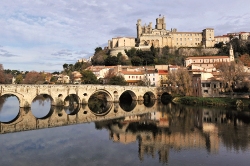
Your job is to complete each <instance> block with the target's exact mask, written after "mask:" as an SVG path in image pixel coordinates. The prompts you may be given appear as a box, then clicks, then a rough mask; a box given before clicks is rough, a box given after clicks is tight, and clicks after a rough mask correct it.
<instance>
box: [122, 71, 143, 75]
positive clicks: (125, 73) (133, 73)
mask: <svg viewBox="0 0 250 166" xmlns="http://www.w3.org/2000/svg"><path fill="white" fill-rule="evenodd" d="M121 73H122V74H124V75H144V73H143V72H140V71H121Z"/></svg>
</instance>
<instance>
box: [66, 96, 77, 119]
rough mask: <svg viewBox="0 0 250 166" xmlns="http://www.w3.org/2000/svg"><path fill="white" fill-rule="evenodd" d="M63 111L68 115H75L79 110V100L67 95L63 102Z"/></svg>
mask: <svg viewBox="0 0 250 166" xmlns="http://www.w3.org/2000/svg"><path fill="white" fill-rule="evenodd" d="M64 110H65V112H66V113H67V114H69V115H75V114H77V113H78V111H79V110H80V104H79V98H78V96H77V95H75V94H70V95H68V96H67V97H66V98H65V100H64Z"/></svg>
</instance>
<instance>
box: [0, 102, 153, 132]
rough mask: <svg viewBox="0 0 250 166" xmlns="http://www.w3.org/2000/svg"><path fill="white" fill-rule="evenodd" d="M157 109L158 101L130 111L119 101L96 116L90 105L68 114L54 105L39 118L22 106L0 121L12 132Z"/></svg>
mask: <svg viewBox="0 0 250 166" xmlns="http://www.w3.org/2000/svg"><path fill="white" fill-rule="evenodd" d="M154 111H157V103H154V105H153V106H151V107H146V106H145V105H144V104H143V103H142V102H138V103H136V106H135V107H134V108H133V110H131V111H130V112H126V111H124V110H123V109H122V108H121V107H120V105H119V103H112V106H111V109H110V111H109V112H108V113H107V114H106V115H103V116H96V115H95V114H94V113H93V112H92V111H91V110H90V109H89V107H88V105H82V107H81V108H80V109H79V111H78V112H75V113H74V114H70V115H69V114H67V113H66V112H65V110H64V109H63V108H62V107H52V109H51V111H50V114H49V115H48V116H47V118H41V119H37V118H36V117H35V116H34V115H33V114H32V112H31V109H30V108H20V111H19V115H18V117H17V118H16V119H15V120H13V121H12V122H11V123H1V122H0V133H11V132H19V131H26V130H36V129H42V128H51V127H59V126H65V125H71V124H79V123H86V122H95V121H101V120H108V119H115V118H120V117H125V116H131V115H135V114H136V115H139V114H145V113H148V112H154Z"/></svg>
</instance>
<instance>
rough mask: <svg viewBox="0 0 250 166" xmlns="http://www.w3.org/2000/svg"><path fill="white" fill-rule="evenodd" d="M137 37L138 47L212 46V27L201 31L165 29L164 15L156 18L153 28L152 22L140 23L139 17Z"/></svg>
mask: <svg viewBox="0 0 250 166" xmlns="http://www.w3.org/2000/svg"><path fill="white" fill-rule="evenodd" d="M136 27H137V38H136V45H137V46H138V47H143V46H152V45H154V46H155V47H160V48H162V47H164V46H169V47H172V48H173V47H177V48H178V47H201V46H202V47H204V48H210V47H214V44H215V43H214V29H213V28H206V29H204V30H202V31H201V32H178V31H177V29H175V28H174V29H171V30H167V29H166V22H165V17H164V16H163V17H160V16H159V18H157V19H156V25H155V28H154V29H153V28H152V23H151V22H150V23H149V24H148V25H146V24H145V25H142V24H141V19H138V20H137V24H136Z"/></svg>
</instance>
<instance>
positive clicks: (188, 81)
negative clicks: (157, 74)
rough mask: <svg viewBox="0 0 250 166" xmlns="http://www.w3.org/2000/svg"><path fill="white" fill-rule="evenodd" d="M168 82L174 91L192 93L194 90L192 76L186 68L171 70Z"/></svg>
mask: <svg viewBox="0 0 250 166" xmlns="http://www.w3.org/2000/svg"><path fill="white" fill-rule="evenodd" d="M167 83H168V85H169V86H170V87H171V90H172V92H173V93H176V94H181V95H190V94H191V92H192V76H191V75H190V74H189V72H188V70H187V69H185V68H181V69H178V70H174V71H171V72H170V73H169V74H168V80H167Z"/></svg>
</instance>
